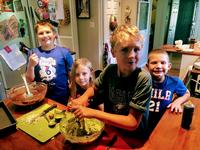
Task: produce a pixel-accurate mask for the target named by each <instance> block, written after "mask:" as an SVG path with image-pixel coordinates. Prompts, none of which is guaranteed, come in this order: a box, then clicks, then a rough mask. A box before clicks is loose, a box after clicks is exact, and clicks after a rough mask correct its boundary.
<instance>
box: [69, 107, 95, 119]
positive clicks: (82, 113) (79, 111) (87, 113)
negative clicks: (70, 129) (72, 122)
mask: <svg viewBox="0 0 200 150" xmlns="http://www.w3.org/2000/svg"><path fill="white" fill-rule="evenodd" d="M71 110H72V111H73V113H74V114H75V116H76V117H78V118H84V117H87V118H91V117H93V114H94V113H93V109H91V108H88V107H85V106H80V105H76V106H75V105H74V106H72V107H71Z"/></svg>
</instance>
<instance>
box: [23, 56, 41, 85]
mask: <svg viewBox="0 0 200 150" xmlns="http://www.w3.org/2000/svg"><path fill="white" fill-rule="evenodd" d="M38 62H39V58H38V56H37V55H36V54H32V55H30V57H29V63H28V66H27V70H26V80H27V81H28V82H32V81H33V80H34V79H35V74H34V67H35V66H36V65H37V64H38Z"/></svg>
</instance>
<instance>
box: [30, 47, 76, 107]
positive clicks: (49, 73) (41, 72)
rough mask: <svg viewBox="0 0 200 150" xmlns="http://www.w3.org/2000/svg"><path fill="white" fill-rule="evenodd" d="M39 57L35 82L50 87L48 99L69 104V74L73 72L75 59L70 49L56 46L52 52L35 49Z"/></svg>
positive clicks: (34, 51)
mask: <svg viewBox="0 0 200 150" xmlns="http://www.w3.org/2000/svg"><path fill="white" fill-rule="evenodd" d="M33 53H35V54H36V55H37V56H38V57H39V63H38V65H36V66H35V81H37V82H44V83H46V84H47V85H48V91H47V95H46V97H48V98H50V99H53V100H55V101H57V102H59V103H62V104H67V101H68V98H69V94H70V93H69V87H68V72H69V71H71V68H72V64H73V58H72V56H71V54H70V52H69V50H68V49H66V48H64V47H59V46H56V47H55V48H54V49H52V50H50V51H44V50H42V49H41V47H39V48H34V49H33Z"/></svg>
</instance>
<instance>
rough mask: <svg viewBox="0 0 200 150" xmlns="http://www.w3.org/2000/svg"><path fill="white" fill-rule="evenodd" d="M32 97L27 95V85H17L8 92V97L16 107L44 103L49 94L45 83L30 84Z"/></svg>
mask: <svg viewBox="0 0 200 150" xmlns="http://www.w3.org/2000/svg"><path fill="white" fill-rule="evenodd" d="M28 87H29V90H30V92H31V93H32V95H31V96H29V95H27V93H26V87H25V85H17V86H15V87H13V88H11V89H10V90H9V91H8V94H7V97H8V98H9V99H10V100H11V101H12V102H13V103H14V104H16V105H19V106H29V105H33V104H36V103H38V102H40V101H42V100H43V99H44V98H45V95H46V92H47V85H46V84H45V83H43V82H32V83H31V84H28Z"/></svg>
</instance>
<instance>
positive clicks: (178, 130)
mask: <svg viewBox="0 0 200 150" xmlns="http://www.w3.org/2000/svg"><path fill="white" fill-rule="evenodd" d="M190 101H191V102H192V103H193V104H194V105H195V109H194V114H193V120H192V123H191V128H190V129H189V130H186V129H183V128H182V127H181V119H182V114H174V113H172V112H170V110H167V111H166V112H165V114H164V116H163V117H162V118H161V120H160V121H159V123H158V125H157V126H156V128H155V129H154V131H153V132H152V134H151V135H150V137H149V139H148V140H147V142H146V143H145V144H144V146H143V147H142V148H139V150H200V142H199V140H200V99H199V98H194V97H191V98H190Z"/></svg>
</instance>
